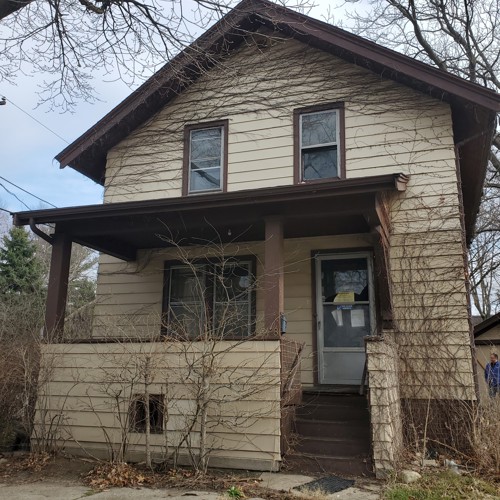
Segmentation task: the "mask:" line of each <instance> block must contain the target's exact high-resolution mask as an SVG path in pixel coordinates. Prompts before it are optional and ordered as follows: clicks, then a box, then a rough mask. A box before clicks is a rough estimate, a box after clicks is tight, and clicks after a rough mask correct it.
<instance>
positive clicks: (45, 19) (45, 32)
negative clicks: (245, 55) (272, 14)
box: [0, 0, 307, 110]
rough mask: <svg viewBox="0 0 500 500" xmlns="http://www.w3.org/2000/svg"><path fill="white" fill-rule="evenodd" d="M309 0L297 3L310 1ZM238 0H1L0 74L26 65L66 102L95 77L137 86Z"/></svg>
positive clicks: (54, 101) (59, 102)
mask: <svg viewBox="0 0 500 500" xmlns="http://www.w3.org/2000/svg"><path fill="white" fill-rule="evenodd" d="M306 2H307V0H300V1H299V2H298V3H294V7H296V8H297V7H302V8H304V7H305V4H306ZM234 4H235V2H233V1H232V0H195V1H194V2H192V3H188V2H186V1H185V0H179V1H172V2H166V1H162V0H144V1H136V0H134V1H132V2H121V1H119V2H108V1H103V0H96V1H92V0H78V1H71V0H62V1H60V0H48V1H43V2H42V1H40V2H33V1H32V0H21V1H14V0H0V20H1V21H2V23H1V24H0V52H1V53H2V56H3V57H2V60H1V61H0V82H2V81H8V82H12V81H14V80H15V78H16V77H17V76H18V75H20V74H24V73H26V72H32V73H34V74H36V73H42V74H44V75H46V77H47V80H46V81H45V82H44V83H43V85H42V90H41V92H40V99H41V102H48V103H49V104H50V105H51V106H57V107H61V108H62V109H63V110H71V109H73V108H74V107H75V106H76V104H77V101H78V100H79V99H85V100H91V101H92V100H94V99H95V91H94V86H93V79H94V77H95V76H96V75H97V76H103V75H106V76H107V77H108V78H110V79H112V80H116V79H122V80H123V81H124V82H126V83H127V84H128V85H130V86H133V85H134V84H135V83H136V82H137V81H141V80H144V79H145V78H147V77H149V76H151V74H153V73H154V71H155V69H157V67H158V66H159V65H161V64H164V63H165V62H167V61H169V60H171V59H172V58H173V57H174V56H175V55H176V54H178V53H179V52H180V51H181V50H182V49H184V48H186V47H187V45H189V44H190V43H191V42H192V41H193V40H194V38H195V37H196V36H198V35H200V34H201V33H202V32H203V31H204V30H205V29H206V28H207V27H208V26H210V25H212V24H213V23H215V22H216V21H218V20H219V19H220V18H221V17H222V16H223V15H224V14H226V13H227V12H228V11H229V10H230V8H231V7H232V6H233V5H234Z"/></svg>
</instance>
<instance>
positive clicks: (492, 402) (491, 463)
mask: <svg viewBox="0 0 500 500" xmlns="http://www.w3.org/2000/svg"><path fill="white" fill-rule="evenodd" d="M471 441H472V448H473V462H474V465H475V467H476V468H477V470H478V471H479V472H481V473H482V474H485V475H487V476H493V477H495V478H497V479H499V480H500V397H496V398H494V399H486V400H484V401H482V402H481V404H480V405H479V407H478V409H477V412H476V414H475V425H474V432H473V436H472V438H471Z"/></svg>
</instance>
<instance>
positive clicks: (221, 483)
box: [0, 454, 379, 500]
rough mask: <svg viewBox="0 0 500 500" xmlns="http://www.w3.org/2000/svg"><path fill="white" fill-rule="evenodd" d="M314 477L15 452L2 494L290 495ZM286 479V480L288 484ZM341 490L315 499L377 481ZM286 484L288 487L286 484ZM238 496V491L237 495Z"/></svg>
mask: <svg viewBox="0 0 500 500" xmlns="http://www.w3.org/2000/svg"><path fill="white" fill-rule="evenodd" d="M311 479H312V478H310V477H309V478H308V477H307V476H298V475H289V474H275V473H273V474H266V473H264V474H261V473H258V472H248V471H239V472H236V471H227V470H215V471H210V473H209V474H207V475H205V476H202V477H199V476H196V475H195V474H193V472H192V471H190V470H189V469H179V470H177V471H164V472H158V473H152V472H151V471H149V470H147V469H145V468H144V467H141V466H140V465H139V466H137V467H132V466H129V465H126V464H123V465H111V464H107V463H102V462H96V461H94V460H90V459H82V458H75V457H65V456H58V457H53V456H43V457H37V458H33V457H31V456H30V455H28V454H14V455H12V456H3V457H1V458H0V499H6V500H7V499H8V500H45V499H50V500H79V499H84V498H87V497H90V496H95V497H96V500H108V499H109V500H112V499H113V500H126V499H129V498H141V500H142V499H158V498H169V499H170V500H174V499H179V500H185V499H186V498H190V497H192V498H193V499H194V498H196V500H220V499H228V498H230V496H229V495H228V494H227V492H228V490H229V489H230V488H236V489H237V490H238V491H241V492H242V493H243V494H244V495H245V498H246V499H259V500H290V499H297V496H296V494H294V493H290V492H289V491H288V490H290V488H291V487H292V486H293V484H292V483H293V482H294V481H296V482H297V484H301V483H302V484H303V483H304V482H308V481H309V480H311ZM282 485H284V486H282ZM356 486H357V487H356V488H349V489H348V490H345V491H344V492H342V493H341V494H334V495H316V494H315V495H314V498H315V499H321V498H325V499H326V498H335V499H339V500H358V499H359V500H375V499H377V498H379V496H378V494H377V486H376V485H373V484H370V483H369V482H368V483H365V482H363V481H360V483H359V484H357V485H356ZM281 488H286V490H285V489H281ZM233 498H234V497H233Z"/></svg>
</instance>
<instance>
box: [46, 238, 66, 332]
mask: <svg viewBox="0 0 500 500" xmlns="http://www.w3.org/2000/svg"><path fill="white" fill-rule="evenodd" d="M52 241H53V243H52V255H51V259H50V274H49V285H48V289H47V304H46V309H45V331H44V336H45V337H46V338H48V339H49V340H51V341H52V340H57V339H58V338H61V337H62V334H63V332H64V315H65V312H66V299H67V296H68V278H69V264H70V259H71V238H70V236H69V235H68V234H66V233H57V232H56V233H55V234H54V235H53V236H52Z"/></svg>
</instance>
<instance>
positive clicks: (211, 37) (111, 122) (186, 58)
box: [56, 0, 500, 184]
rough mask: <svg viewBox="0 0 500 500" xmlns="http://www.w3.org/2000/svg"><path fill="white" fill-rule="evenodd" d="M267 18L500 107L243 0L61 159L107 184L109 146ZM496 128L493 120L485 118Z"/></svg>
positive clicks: (472, 101)
mask: <svg viewBox="0 0 500 500" xmlns="http://www.w3.org/2000/svg"><path fill="white" fill-rule="evenodd" d="M263 24H265V25H267V26H269V27H271V28H273V29H276V30H278V31H281V32H283V33H284V34H286V35H287V36H291V37H294V38H296V39H298V40H300V41H302V42H304V43H306V44H309V45H311V46H315V47H318V48H320V49H322V50H324V51H328V52H330V53H332V54H335V55H336V56H338V57H341V58H343V59H345V60H347V61H349V62H352V63H354V64H357V65H359V66H362V67H364V68H367V69H369V70H371V71H373V72H375V73H377V74H379V75H380V76H381V77H384V78H389V79H393V80H395V81H398V82H400V83H402V84H404V85H407V86H410V87H412V88H415V89H417V90H419V91H422V92H425V93H427V94H430V95H432V96H434V97H436V98H438V99H440V100H446V101H448V102H450V104H451V105H452V108H455V110H457V109H458V110H459V109H460V108H461V107H466V106H470V105H472V106H475V107H479V108H481V109H483V110H489V111H492V112H494V113H497V112H499V111H500V97H499V95H498V94H497V93H495V92H494V91H492V90H489V89H487V88H485V87H482V86H480V85H477V84H474V83H471V82H469V81H467V80H464V79H462V78H459V77H457V76H455V75H452V74H450V73H447V72H444V71H441V70H439V69H437V68H434V67H432V66H430V65H428V64H425V63H422V62H420V61H417V60H415V59H413V58H410V57H408V56H405V55H403V54H400V53H398V52H395V51H393V50H390V49H387V48H385V47H382V46H380V45H378V44H376V43H374V42H371V41H369V40H366V39H364V38H362V37H359V36H357V35H353V34H352V33H349V32H347V31H344V30H342V29H340V28H337V27H335V26H332V25H330V24H327V23H325V22H322V21H318V20H316V19H312V18H310V17H308V16H305V15H303V14H299V13H298V12H294V11H292V10H290V9H288V8H286V7H283V6H279V5H276V4H274V3H272V2H269V1H268V0H243V1H242V2H240V3H239V4H238V5H237V6H236V7H235V8H234V9H233V10H231V11H230V12H229V13H228V14H227V15H226V16H224V18H223V19H221V20H220V21H219V22H218V23H216V24H215V25H214V26H213V27H212V28H210V29H209V30H208V31H207V32H206V33H204V34H203V35H202V36H201V37H200V38H199V39H198V40H196V42H194V43H193V44H192V45H191V46H189V47H188V48H187V49H186V50H184V51H183V52H181V53H180V54H178V55H177V56H176V57H174V58H173V59H172V60H171V61H170V62H169V63H167V64H166V65H165V66H164V67H163V68H161V69H160V70H159V71H158V72H157V73H156V74H155V75H154V76H153V77H151V78H150V79H149V80H148V81H146V82H145V83H144V84H143V85H142V86H141V87H139V88H138V89H137V90H136V91H134V92H133V93H132V94H131V95H130V96H129V97H127V98H126V99H125V100H124V101H123V102H122V103H121V104H119V105H118V106H117V107H116V108H114V109H113V110H112V111H111V112H110V113H108V114H107V115H106V116H105V117H104V118H102V119H101V120H100V121H99V122H97V123H96V124H95V125H94V126H93V127H91V128H90V129H89V130H88V131H87V132H85V133H84V134H83V135H82V136H81V137H79V138H78V139H77V140H76V141H74V142H73V143H72V144H70V145H69V146H68V147H66V148H65V149H64V150H63V151H61V152H60V153H59V154H58V155H57V156H56V159H57V160H58V161H59V163H60V166H61V168H63V167H65V166H71V167H72V168H74V169H76V170H78V171H79V172H81V173H83V174H84V175H86V176H87V177H89V178H91V179H93V180H94V181H95V182H98V183H100V184H104V179H105V166H106V155H107V152H108V151H109V150H110V149H111V148H112V147H113V146H115V145H116V144H118V142H120V141H121V140H122V139H123V138H125V137H126V136H127V135H128V134H130V132H131V131H133V130H134V129H135V128H137V127H138V126H140V125H141V124H142V123H144V122H145V121H146V120H147V119H149V118H150V117H151V116H153V115H154V114H155V113H156V112H157V111H158V110H159V109H161V107H163V106H164V105H166V104H167V103H168V102H169V101H170V100H171V99H173V98H174V97H175V96H177V95H178V94H179V93H180V92H182V91H183V90H184V89H185V88H186V87H187V86H188V85H190V84H191V83H192V82H194V81H196V79H197V78H198V76H199V75H201V74H203V70H206V69H208V68H210V67H211V66H213V65H214V64H216V62H217V57H218V56H219V55H220V54H221V53H222V52H224V51H225V53H227V52H228V51H230V50H234V49H235V48H237V47H238V46H239V45H240V43H241V42H242V41H243V40H244V38H245V36H247V35H248V34H249V33H251V32H252V31H256V30H258V29H259V27H261V26H262V25H263ZM483 125H484V126H486V127H488V128H490V127H491V124H490V123H484V124H483Z"/></svg>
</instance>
